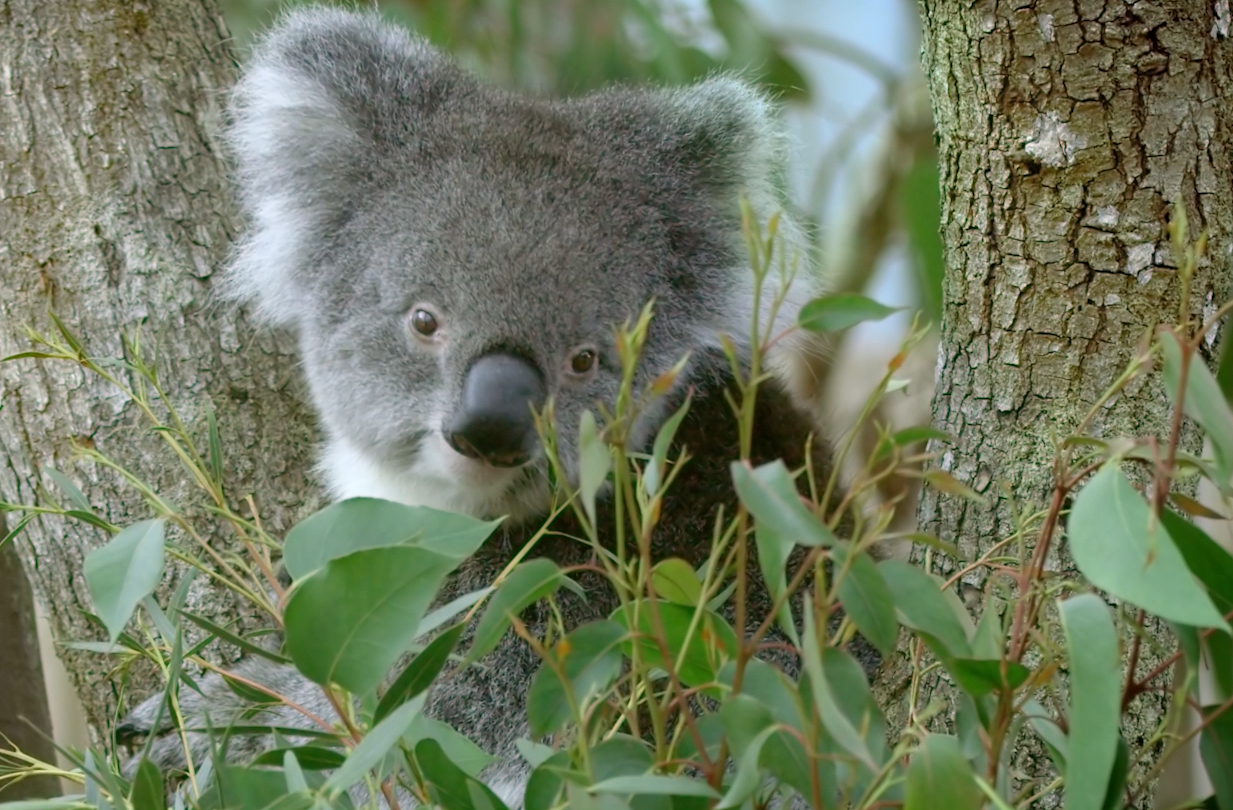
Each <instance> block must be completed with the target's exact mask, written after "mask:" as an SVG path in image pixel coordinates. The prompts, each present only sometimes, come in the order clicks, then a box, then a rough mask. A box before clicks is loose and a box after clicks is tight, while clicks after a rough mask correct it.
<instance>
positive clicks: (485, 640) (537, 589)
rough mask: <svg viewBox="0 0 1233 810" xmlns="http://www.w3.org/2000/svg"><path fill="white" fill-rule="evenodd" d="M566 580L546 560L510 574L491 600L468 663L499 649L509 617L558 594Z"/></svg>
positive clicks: (472, 646)
mask: <svg viewBox="0 0 1233 810" xmlns="http://www.w3.org/2000/svg"><path fill="white" fill-rule="evenodd" d="M563 579H565V575H564V574H562V573H561V569H560V568H558V567H557V565H556V563H554V562H553V561H552V560H549V559H548V558H546V557H537V558H535V559H533V560H527V561H526V562H523V563H522V564H520V565H519V566H518V567H517V568H515V569H514V570H513V571H511V572H510V573H509V576H507V577H506V578H505V580H504V581H503V582H502V583H501V584H500V586H498V588H497V591H496V593H494V594H493V595H492V598H491V599H489V600H488V607H487V608H486V609H485V611H484V616H483V618H481V619H480V623H479V627H477V628H476V630H475V640H474V641H473V642H472V643H471V649H470V650H469V651H468V652H467V658H466V660H467V663H472V662H474V661H477V660H479V659H480V658H482V657H484V656H485V655H487V654H488V653H490V652H492V651H493V650H494V649H496V646H497V643H498V642H500V640H501V636H503V635H505V631H506V630H507V629H509V625H510V616H511V615H514V616H516V615H518V614H519V613H521V612H522V611H523V610H524V609H526V608H527V606H529V605H531V604H534V603H535V602H538V601H539V600H540V599H543V598H544V597H545V596H548V595H549V594H552V593H555V592H556V589H557V588H559V587H560V586H561V581H562V580H563Z"/></svg>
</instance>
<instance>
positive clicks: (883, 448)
mask: <svg viewBox="0 0 1233 810" xmlns="http://www.w3.org/2000/svg"><path fill="white" fill-rule="evenodd" d="M930 439H932V440H935V441H939V442H945V443H946V444H954V443H955V440H954V438H952V437H951V435H950V434H949V433H946V432H945V431H941V430H938V429H936V428H931V427H928V426H924V425H922V426H918V427H908V428H904V429H903V430H900V431H897V432H895V433H892V434H890V435H889V436H887V437H885V438H884V439H882V441H880V442H878V447H877V449H876V450H874V453H873V457H874V458H875V459H880V458H884V457H886V456H888V455H890V451H891V448H892V447H898V448H900V449H903V448H906V447H911V446H912V445H914V444H919V443H921V442H927V441H929V440H930Z"/></svg>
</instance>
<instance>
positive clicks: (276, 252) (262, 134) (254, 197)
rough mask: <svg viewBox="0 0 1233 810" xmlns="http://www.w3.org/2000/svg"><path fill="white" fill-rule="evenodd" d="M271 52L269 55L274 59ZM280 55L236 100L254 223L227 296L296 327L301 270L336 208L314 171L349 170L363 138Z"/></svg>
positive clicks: (249, 77)
mask: <svg viewBox="0 0 1233 810" xmlns="http://www.w3.org/2000/svg"><path fill="white" fill-rule="evenodd" d="M267 53H268V52H267ZM278 56H279V54H278V53H277V52H275V53H274V54H272V55H270V56H269V57H267V58H266V59H265V60H263V61H262V62H259V63H257V64H255V65H253V66H251V67H250V68H249V70H248V71H247V72H246V73H245V74H244V78H243V79H241V80H240V82H239V84H238V85H237V86H236V88H235V91H234V93H233V95H232V107H231V109H232V117H233V123H232V126H231V129H230V132H229V134H230V142H231V147H232V151H233V153H234V154H235V155H237V156H238V164H239V165H238V171H237V173H238V175H239V180H240V184H241V188H243V189H244V196H245V198H246V201H247V202H248V209H249V212H250V215H251V217H252V222H251V223H250V227H249V229H248V231H247V236H246V238H245V239H244V240H243V241H241V242H240V244H239V245H238V246H237V249H236V252H235V254H234V257H233V259H232V261H231V266H230V273H229V275H228V278H227V281H226V283H225V286H224V294H226V295H228V297H231V298H236V299H239V300H246V301H254V302H255V303H256V305H257V312H258V313H259V315H260V316H262V317H263V318H265V319H267V320H269V321H273V322H276V323H288V322H291V321H294V320H295V318H296V317H297V315H298V314H299V312H300V310H301V302H300V300H299V298H300V292H299V291H300V290H302V288H303V285H300V284H297V283H296V282H295V279H294V275H295V271H296V268H297V267H300V266H303V265H304V264H306V263H307V261H308V259H309V257H308V256H307V255H305V253H304V251H305V249H306V248H305V246H308V245H313V244H316V243H317V242H316V240H314V239H312V238H309V237H310V236H311V235H312V234H313V233H314V232H316V231H318V230H319V229H321V228H323V227H325V225H326V224H327V222H328V220H329V218H330V216H331V213H332V210H333V209H332V206H331V201H328V200H323V199H321V198H320V195H314V194H313V193H312V188H313V185H314V180H316V181H319V180H320V178H310V177H305V176H304V173H305V172H307V171H311V170H312V165H313V164H316V165H318V166H325V165H328V163H329V161H330V160H331V159H335V160H338V161H340V162H339V164H338V165H339V166H342V167H346V166H348V165H349V164H350V158H349V157H348V153H351V154H354V150H357V149H361V148H363V139H362V138H361V136H360V135H359V133H357V132H356V131H355V130H354V129H353V128H352V127H351V126H350V125H349V124H348V123H347V121H346V119H345V117H344V115H343V112H342V110H341V109H340V108H339V106H338V104H337V102H336V101H334V100H333V99H331V98H330V97H329V94H328V93H327V92H326V90H325V89H324V88H322V87H321V86H320V85H319V84H317V83H316V82H315V81H314V80H313V79H312V78H311V77H309V76H307V75H304V73H302V72H301V71H300V70H298V69H297V68H295V67H293V66H291V65H289V64H286V63H284V62H282V61H281V60H280V59H279V58H278Z"/></svg>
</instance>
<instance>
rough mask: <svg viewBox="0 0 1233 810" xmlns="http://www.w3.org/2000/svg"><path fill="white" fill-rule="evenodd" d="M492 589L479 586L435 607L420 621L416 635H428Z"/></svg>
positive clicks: (417, 636)
mask: <svg viewBox="0 0 1233 810" xmlns="http://www.w3.org/2000/svg"><path fill="white" fill-rule="evenodd" d="M492 591H493V589H492V587H491V586H489V587H487V588H479V589H477V590H474V591H471V592H470V593H464V594H463V595H462V596H459V597H457V598H455V599H451V600H450V601H449V602H447V603H446V604H444V605H442V606H441V607H439V608H435V609H434V610H433V611H432V612H430V613H429V614H428V615H427V616H425V617H424V620H423V621H422V622H420V626H419V627H417V628H415V637H416V638H419V637H420V636H426V635H428V634H429V633H431V632H432V631H433V630H436V629H437V628H438V627H440V626H441V625H443V624H445V623H446V622H448V621H449V620H450V619H452V618H454V617H455V616H457V615H458V614H459V613H462V612H463V611H464V610H466V609H467V608H469V607H471V606H472V605H474V604H475V603H476V602H478V601H480V600H481V599H483V598H484V597H486V596H488V594H490V593H492Z"/></svg>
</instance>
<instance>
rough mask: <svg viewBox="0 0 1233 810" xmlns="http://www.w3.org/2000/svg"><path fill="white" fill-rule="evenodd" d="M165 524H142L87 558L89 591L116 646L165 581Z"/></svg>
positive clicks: (148, 521) (146, 521)
mask: <svg viewBox="0 0 1233 810" xmlns="http://www.w3.org/2000/svg"><path fill="white" fill-rule="evenodd" d="M163 540H164V537H163V521H162V520H143V521H141V522H140V523H134V524H133V525H132V526H129V527H128V528H127V529H125V530H124V531H122V532H120V533H119V534H117V535H116V536H115V537H113V538H111V541H110V542H108V543H107V545H105V546H102V547H100V548H96V549H94V550H93V551H91V552H90V553H89V554H87V555H86V561H85V576H86V587H87V588H88V589H89V591H90V599H91V600H92V601H93V602H94V610H95V612H96V613H97V614H98V617H99V619H100V620H101V621H102V622H103V624H104V625H105V626H106V627H107V632H108V636H109V638H108V640H109V641H111V642H112V643H113V644H114V643H115V641H116V639H117V638H119V637H120V632H121V631H122V630H124V626H125V625H126V624H128V620H129V619H130V618H132V616H133V611H135V610H136V609H137V605H139V604H140V603H141V600H142V599H145V598H146V597H147V596H149V595H150V594H152V593H154V589H155V588H157V587H158V583H159V580H161V579H162V578H163V553H164V552H163Z"/></svg>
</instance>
